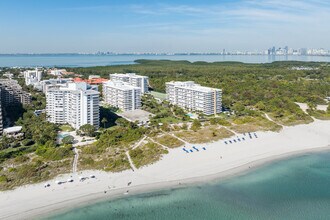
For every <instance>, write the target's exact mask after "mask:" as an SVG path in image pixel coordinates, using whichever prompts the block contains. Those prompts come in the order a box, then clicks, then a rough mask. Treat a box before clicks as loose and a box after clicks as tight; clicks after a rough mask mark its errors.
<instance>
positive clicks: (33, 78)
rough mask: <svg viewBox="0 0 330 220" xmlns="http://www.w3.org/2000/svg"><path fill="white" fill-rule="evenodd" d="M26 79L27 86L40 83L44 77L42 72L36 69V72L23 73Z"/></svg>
mask: <svg viewBox="0 0 330 220" xmlns="http://www.w3.org/2000/svg"><path fill="white" fill-rule="evenodd" d="M23 74H24V79H25V85H27V86H28V85H34V84H35V83H38V82H40V81H41V77H42V71H40V70H39V69H38V68H35V69H34V70H26V71H24V72H23Z"/></svg>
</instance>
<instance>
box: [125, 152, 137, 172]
mask: <svg viewBox="0 0 330 220" xmlns="http://www.w3.org/2000/svg"><path fill="white" fill-rule="evenodd" d="M126 156H127V158H128V161H129V164H130V165H131V168H132V170H133V171H135V170H136V169H137V168H136V167H135V165H134V163H133V161H132V159H131V156H130V155H129V151H126Z"/></svg>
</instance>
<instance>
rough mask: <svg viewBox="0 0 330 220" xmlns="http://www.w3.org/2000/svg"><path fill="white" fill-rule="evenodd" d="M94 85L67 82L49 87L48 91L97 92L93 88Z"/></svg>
mask: <svg viewBox="0 0 330 220" xmlns="http://www.w3.org/2000/svg"><path fill="white" fill-rule="evenodd" d="M94 89H95V86H91V85H89V84H87V83H85V82H69V83H67V84H66V86H61V87H54V88H50V89H49V90H48V91H73V92H74V91H76V92H80V91H83V92H84V93H85V94H99V92H98V91H96V90H94Z"/></svg>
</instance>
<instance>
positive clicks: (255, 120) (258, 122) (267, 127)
mask: <svg viewBox="0 0 330 220" xmlns="http://www.w3.org/2000/svg"><path fill="white" fill-rule="evenodd" d="M230 129H232V130H234V131H235V132H237V133H246V132H255V131H274V132H278V131H280V130H281V129H282V126H280V125H278V124H276V123H274V122H272V121H269V120H268V119H266V118H264V117H261V116H258V117H251V116H245V117H238V118H235V119H233V120H232V125H231V126H230Z"/></svg>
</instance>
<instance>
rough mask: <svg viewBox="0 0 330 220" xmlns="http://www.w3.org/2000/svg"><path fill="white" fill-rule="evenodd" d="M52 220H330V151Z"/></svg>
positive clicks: (99, 204)
mask: <svg viewBox="0 0 330 220" xmlns="http://www.w3.org/2000/svg"><path fill="white" fill-rule="evenodd" d="M50 219H52V220H67V219H68V220H69V219H70V220H72V219H80V220H84V219H123V220H125V219H130V220H140V219H141V220H142V219H144V220H149V219H150V220H151V219H166V220H174V219H183V220H185V219H187V220H194V219H251V220H252V219H253V220H256V219H267V220H268V219H297V220H298V219H299V220H300V219H330V153H329V152H327V153H318V154H309V155H304V156H299V157H296V158H291V159H287V160H283V161H278V162H275V163H273V164H271V165H266V166H264V167H261V168H258V169H256V170H254V171H251V172H250V173H247V174H244V175H241V176H237V177H233V178H231V179H228V180H224V181H215V182H212V183H208V184H204V185H200V186H190V187H187V188H183V189H172V190H163V191H160V192H155V193H146V194H142V195H137V196H131V197H126V198H122V199H118V200H114V201H106V202H101V203H97V204H94V205H91V206H87V207H83V208H78V209H74V210H72V211H70V212H68V213H65V214H61V215H58V216H55V217H51V218H50Z"/></svg>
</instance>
